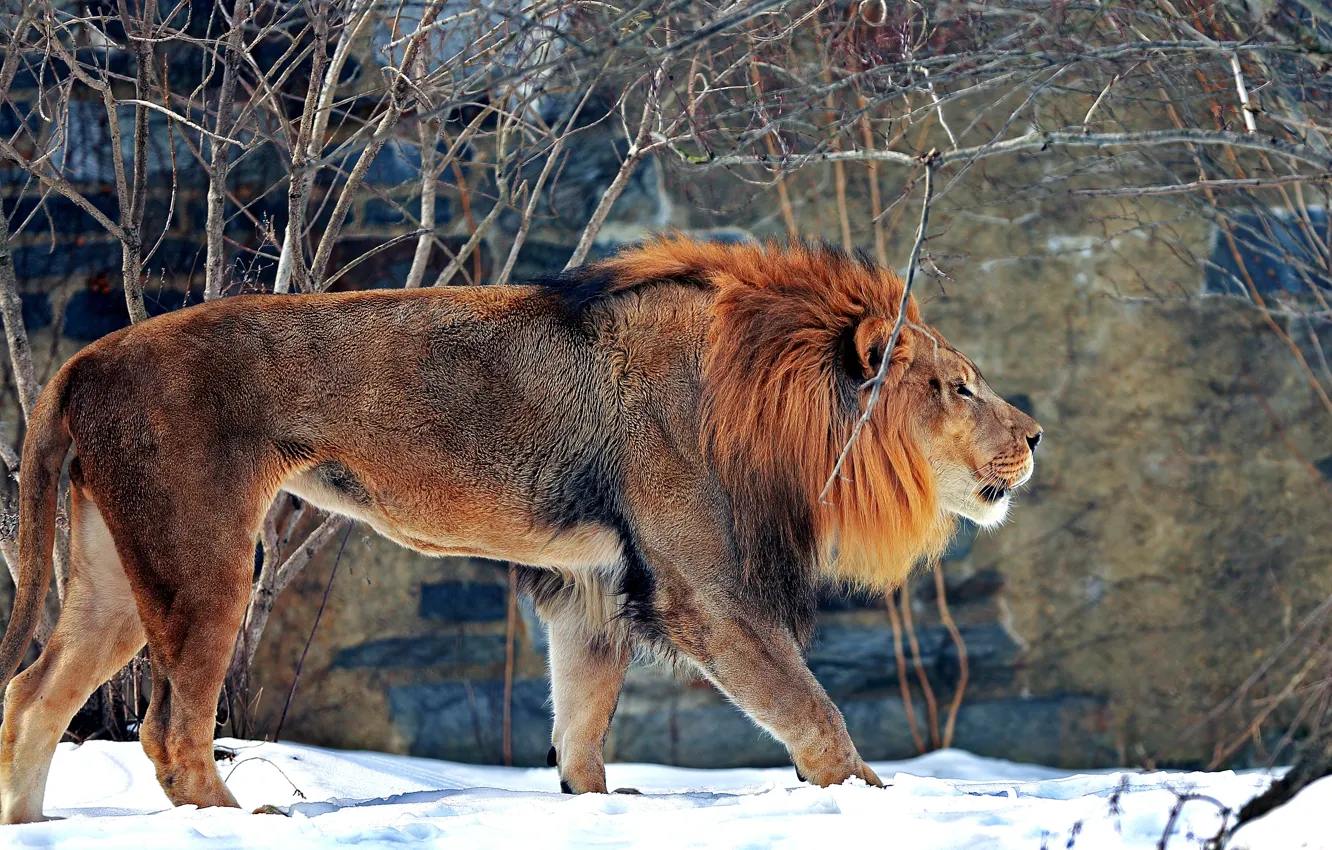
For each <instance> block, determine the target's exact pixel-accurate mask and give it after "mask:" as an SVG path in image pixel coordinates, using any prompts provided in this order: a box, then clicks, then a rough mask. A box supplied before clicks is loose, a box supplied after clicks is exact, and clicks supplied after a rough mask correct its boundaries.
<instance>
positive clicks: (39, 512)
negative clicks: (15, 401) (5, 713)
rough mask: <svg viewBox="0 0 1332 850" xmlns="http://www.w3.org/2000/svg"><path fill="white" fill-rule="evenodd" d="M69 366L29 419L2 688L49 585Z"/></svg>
mask: <svg viewBox="0 0 1332 850" xmlns="http://www.w3.org/2000/svg"><path fill="white" fill-rule="evenodd" d="M69 374H70V369H69V368H68V367H66V368H64V369H61V370H60V371H59V373H57V374H56V377H55V379H54V380H52V381H51V383H50V385H48V386H47V388H46V390H45V391H44V392H43V393H42V395H41V398H39V399H38V400H37V406H36V407H34V408H33V411H32V415H31V417H30V418H29V420H28V435H27V437H26V438H25V439H24V441H23V458H22V465H21V466H20V467H19V469H20V474H21V479H20V483H19V531H18V552H19V555H18V581H17V587H16V588H15V590H14V611H13V613H12V614H11V615H10V617H9V626H8V628H6V629H5V638H4V642H3V643H0V688H3V687H4V686H6V685H8V684H9V680H10V679H11V678H13V676H14V671H16V670H17V669H18V665H19V662H20V661H21V660H22V659H23V654H24V653H25V652H27V651H28V645H29V644H30V643H32V636H33V633H34V632H36V631H37V621H38V620H39V619H40V618H41V613H42V605H43V604H44V603H45V601H46V590H47V588H48V587H50V585H51V557H52V556H51V549H52V546H54V544H55V525H56V500H57V497H56V494H57V493H58V491H59V489H60V469H61V467H62V466H64V463H65V454H66V453H67V452H68V451H69V446H70V443H71V442H72V438H71V437H70V433H69V425H68V422H67V420H66V416H65V411H66V404H67V401H68V395H69V392H68V390H69Z"/></svg>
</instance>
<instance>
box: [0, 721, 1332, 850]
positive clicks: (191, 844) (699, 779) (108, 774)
mask: <svg viewBox="0 0 1332 850" xmlns="http://www.w3.org/2000/svg"><path fill="white" fill-rule="evenodd" d="M219 745H224V746H229V747H233V748H235V749H236V750H237V755H236V757H235V759H234V760H233V761H229V762H227V761H224V762H223V763H222V770H223V774H224V776H227V777H228V784H229V785H230V787H231V788H232V790H233V791H234V793H235V794H236V796H237V797H238V798H239V800H240V802H241V804H242V805H244V806H247V807H251V808H253V807H257V806H261V805H264V804H272V805H278V806H282V807H284V808H286V807H290V816H289V817H281V816H275V815H251V814H248V813H246V812H243V811H237V810H221V809H207V810H203V811H199V810H196V809H192V808H181V809H171V808H169V807H168V805H167V801H166V798H165V797H164V796H163V795H162V792H161V791H160V790H159V788H158V786H157V782H156V781H155V779H154V777H153V771H152V767H151V765H150V764H149V762H148V759H147V757H145V756H144V754H143V752H142V750H140V749H139V746H138V745H137V744H117V743H104V742H93V743H89V744H85V745H83V746H81V747H75V746H74V745H72V744H62V745H61V746H60V751H59V753H58V754H57V755H56V759H55V764H54V766H53V769H52V771H51V778H50V784H49V787H48V791H47V798H46V813H47V815H48V816H54V817H58V818H62V819H61V820H53V821H51V822H49V823H43V824H33V825H28V826H20V827H0V846H5V847H11V846H12V847H62V848H66V847H67V848H104V847H131V848H136V850H156V848H196V847H197V848H212V847H266V848H280V850H299V848H308V847H331V846H336V845H348V844H354V845H358V846H372V847H374V846H382V847H390V846H392V847H400V846H402V845H404V844H415V845H423V846H439V847H454V848H468V850H482V848H491V847H496V848H499V847H506V848H507V847H524V848H541V850H547V848H563V847H571V848H572V847H579V848H581V847H643V848H653V847H743V848H755V850H757V848H768V847H802V848H803V847H831V848H842V847H883V848H903V850H930V848H967V850H976V848H1030V850H1039V848H1042V847H1046V848H1050V850H1055V848H1068V847H1073V848H1078V850H1095V848H1119V847H1128V848H1154V847H1156V846H1157V843H1158V842H1159V841H1160V839H1161V836H1162V832H1163V829H1164V826H1165V823H1166V821H1167V819H1168V817H1169V815H1170V812H1171V810H1172V808H1174V807H1175V805H1176V802H1177V800H1178V797H1177V794H1179V793H1188V792H1191V793H1197V794H1205V795H1209V796H1210V797H1212V798H1215V799H1216V800H1217V801H1219V802H1220V803H1221V804H1223V805H1226V806H1230V807H1236V806H1238V805H1240V804H1242V803H1243V802H1244V801H1246V800H1247V799H1249V798H1250V797H1251V796H1252V795H1253V794H1255V793H1257V792H1259V791H1261V790H1262V789H1264V788H1265V787H1266V786H1267V783H1268V781H1269V779H1268V777H1266V776H1265V775H1262V774H1235V773H1229V772H1225V773H1153V774H1140V773H1115V772H1105V773H1097V774H1090V775H1073V774H1069V773H1067V772H1065V771H1060V770H1053V769H1050V768H1044V767H1034V766H1030V765H1021V764H1013V763H1011V762H1005V761H998V760H995V759H986V758H980V757H978V756H973V755H970V754H968V753H964V752H959V751H956V750H948V751H943V752H938V753H933V754H930V755H927V756H924V757H921V758H917V759H912V760H910V761H903V762H891V763H890V762H884V763H876V764H875V765H874V768H875V770H876V771H878V774H879V776H881V777H882V778H883V779H884V780H885V781H891V782H892V783H893V784H892V787H891V788H888V789H882V790H881V789H877V788H867V787H864V786H860V787H854V786H842V787H838V788H828V789H821V788H814V787H810V786H805V785H802V784H800V783H799V782H797V780H796V778H795V772H794V770H792V769H791V768H785V769H771V770H686V769H681V768H668V767H660V766H655V765H630V764H613V765H610V766H609V767H608V769H607V773H608V778H609V781H610V785H611V787H612V788H615V787H623V786H630V787H636V788H638V789H641V790H642V791H643V792H644V793H643V795H642V796H630V795H615V794H612V795H584V796H580V797H570V796H566V795H562V794H559V793H555V790H556V789H557V788H558V782H557V779H556V776H555V771H554V770H548V769H541V770H526V769H517V768H511V769H506V768H495V767H475V766H470V765H461V764H453V763H450V762H440V761H431V760H428V759H416V758H406V757H402V756H390V755H383V754H379V753H359V752H338V751H333V750H324V749H319V748H316V747H306V746H301V745H295V744H254V743H249V742H244V741H220V742H219ZM1218 823H1219V820H1218V813H1217V808H1216V806H1215V805H1213V804H1211V803H1209V802H1206V801H1194V802H1188V803H1187V804H1185V806H1184V808H1183V810H1182V812H1181V813H1180V817H1179V819H1178V822H1177V826H1176V830H1175V832H1174V833H1173V834H1172V837H1171V840H1170V842H1169V845H1168V846H1169V847H1172V848H1196V847H1199V846H1200V845H1201V843H1202V840H1203V838H1205V837H1207V836H1210V835H1212V834H1214V833H1215V831H1216V828H1217V825H1218ZM1230 846H1232V847H1244V848H1252V850H1259V848H1262V850H1269V848H1270V850H1296V849H1297V848H1332V780H1324V781H1323V782H1322V783H1321V784H1320V785H1316V786H1314V787H1313V788H1311V789H1309V790H1307V791H1306V792H1305V793H1304V794H1303V795H1301V797H1299V798H1297V799H1296V801H1295V803H1294V804H1293V805H1292V806H1291V807H1289V808H1288V810H1285V811H1282V812H1278V813H1277V814H1275V815H1273V816H1272V817H1269V818H1267V819H1266V820H1265V821H1260V822H1258V823H1255V824H1253V825H1252V827H1249V828H1246V831H1244V832H1241V833H1240V835H1239V836H1238V840H1237V841H1236V842H1235V843H1234V844H1232V845H1230Z"/></svg>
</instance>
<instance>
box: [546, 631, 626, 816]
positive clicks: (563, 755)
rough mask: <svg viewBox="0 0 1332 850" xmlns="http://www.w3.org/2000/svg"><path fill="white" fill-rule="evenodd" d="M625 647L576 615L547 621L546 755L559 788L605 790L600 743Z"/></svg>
mask: <svg viewBox="0 0 1332 850" xmlns="http://www.w3.org/2000/svg"><path fill="white" fill-rule="evenodd" d="M628 666H629V649H628V647H627V646H625V645H624V643H623V641H619V640H615V639H613V638H612V637H611V636H610V635H608V634H607V633H605V632H594V633H589V632H588V630H587V628H586V625H585V624H584V623H582V622H581V621H580V620H579V619H578V618H576V617H569V616H565V617H561V618H557V619H555V620H552V621H551V623H550V678H551V696H552V697H553V701H554V703H555V722H554V725H553V728H552V733H551V742H552V746H551V758H550V759H549V761H551V762H557V763H558V766H559V769H560V790H562V791H564V792H565V793H569V794H582V793H586V792H589V791H590V792H596V793H600V794H604V793H606V764H605V761H604V758H605V755H604V752H603V748H604V747H605V743H606V733H607V732H608V731H610V724H611V718H612V717H614V715H615V706H616V704H617V703H618V702H619V699H620V688H621V686H622V685H623V684H624V673H625V670H626V669H627V668H628Z"/></svg>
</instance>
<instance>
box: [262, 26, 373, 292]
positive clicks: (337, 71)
mask: <svg viewBox="0 0 1332 850" xmlns="http://www.w3.org/2000/svg"><path fill="white" fill-rule="evenodd" d="M374 8H375V5H374V4H373V3H372V2H370V0H354V2H353V3H352V6H351V8H350V9H349V10H348V12H347V21H346V22H345V23H344V24H343V27H342V32H341V33H340V34H339V35H338V44H337V46H336V47H335V48H334V49H333V58H332V59H331V60H329V59H328V58H327V57H326V56H325V51H324V49H323V44H324V43H325V42H327V40H328V9H327V7H325V6H320V7H319V11H318V13H317V14H316V16H315V19H314V21H313V24H314V38H315V44H316V45H319V47H317V48H316V50H315V55H314V69H313V70H312V71H311V73H310V86H309V88H308V89H307V90H306V93H305V109H304V111H303V112H302V113H301V122H300V125H299V129H298V130H297V133H296V138H295V139H293V140H291V154H292V156H291V160H292V161H291V175H290V180H291V182H290V184H289V185H288V187H287V229H286V234H285V236H284V237H283V239H282V250H281V254H280V255H279V257H278V268H277V279H276V281H275V282H274V284H273V291H274V292H290V291H292V288H293V284H294V285H295V290H296V291H297V292H301V291H303V290H304V289H305V288H306V281H307V279H308V274H307V270H306V267H305V257H304V253H303V250H302V248H301V240H302V239H304V237H305V204H306V202H307V201H308V200H309V198H310V188H311V187H312V186H313V185H314V172H315V169H316V168H317V167H318V158H319V155H320V153H321V152H322V151H323V149H324V134H325V133H326V132H327V131H328V121H329V117H330V116H331V115H332V113H333V98H334V94H335V92H336V91H337V85H338V77H340V76H341V75H342V68H343V66H344V65H345V64H346V62H347V56H348V54H349V52H350V50H351V45H352V41H353V40H354V39H355V38H356V36H357V35H358V34H359V33H360V31H361V28H362V27H364V26H365V24H366V22H367V21H368V20H370V13H371V12H372V11H373V10H374ZM274 105H275V107H277V108H279V109H280V108H281V105H280V104H274Z"/></svg>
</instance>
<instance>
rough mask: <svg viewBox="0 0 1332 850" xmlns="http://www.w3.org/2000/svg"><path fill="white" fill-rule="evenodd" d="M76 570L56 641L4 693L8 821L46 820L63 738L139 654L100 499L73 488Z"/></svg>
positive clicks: (1, 800)
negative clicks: (49, 780) (49, 783)
mask: <svg viewBox="0 0 1332 850" xmlns="http://www.w3.org/2000/svg"><path fill="white" fill-rule="evenodd" d="M71 498H72V510H71V514H72V516H71V519H70V521H71V531H70V534H71V540H70V575H69V583H68V586H67V587H66V591H65V599H64V605H63V607H62V610H61V612H60V619H59V621H58V622H57V624H56V628H55V631H54V633H53V634H52V635H51V640H50V641H49V642H48V643H47V645H46V647H45V648H44V649H43V650H42V653H41V655H40V656H39V657H38V659H37V661H36V663H34V664H33V665H32V666H31V667H29V668H28V669H27V670H25V671H23V672H22V673H21V674H19V675H18V676H17V677H15V679H14V680H13V681H12V682H11V683H10V685H9V688H8V689H7V690H6V692H5V718H4V726H3V728H2V729H0V808H3V820H4V822H5V823H28V822H32V821H38V820H42V798H43V796H44V794H45V791H46V777H47V774H48V772H49V771H50V767H51V757H52V756H53V755H54V753H55V748H56V744H57V743H59V741H60V736H61V735H62V734H63V733H64V731H65V728H66V727H67V726H68V725H69V721H70V720H71V719H72V718H73V717H74V713H75V712H77V711H78V710H79V708H80V706H82V705H83V703H84V702H85V701H86V700H87V699H88V697H89V696H91V695H92V692H93V691H94V690H96V689H97V687H98V686H100V685H101V684H102V683H103V682H105V681H106V680H107V679H109V678H111V676H113V675H115V673H116V671H117V670H119V669H120V668H121V667H123V666H124V665H125V664H126V662H128V661H129V660H130V659H131V658H133V657H134V654H135V653H136V652H138V651H139V649H140V648H141V647H142V646H143V643H144V632H143V626H142V625H141V623H140V621H139V614H138V611H137V610H136V608H135V603H134V596H133V594H132V592H131V591H130V585H129V581H128V580H127V578H126V576H125V571H124V569H123V567H122V566H121V562H120V558H119V557H118V556H117V554H116V549H115V545H114V543H113V542H112V540H111V535H110V533H109V532H108V531H107V527H106V523H105V522H104V521H103V519H102V515H101V513H100V512H99V511H98V509H97V505H96V504H95V503H94V502H93V501H92V499H91V498H89V497H88V496H87V495H86V494H84V493H83V492H82V491H81V489H80V488H79V487H77V486H76V487H74V488H73V492H72V494H71Z"/></svg>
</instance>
